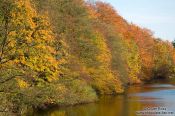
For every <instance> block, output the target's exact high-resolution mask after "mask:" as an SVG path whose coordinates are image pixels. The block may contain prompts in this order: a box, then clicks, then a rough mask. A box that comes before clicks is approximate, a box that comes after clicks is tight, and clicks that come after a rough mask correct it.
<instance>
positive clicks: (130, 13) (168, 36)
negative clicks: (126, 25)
mask: <svg viewBox="0 0 175 116" xmlns="http://www.w3.org/2000/svg"><path fill="white" fill-rule="evenodd" d="M102 1H105V2H108V3H110V4H111V5H112V6H113V7H114V8H115V9H117V11H118V13H119V14H120V15H121V16H123V17H124V18H125V19H126V20H127V21H128V22H132V23H134V24H137V25H139V26H141V27H146V28H148V29H150V30H152V31H153V32H154V35H155V37H160V38H162V39H164V40H169V41H172V40H174V39H175V0H102Z"/></svg>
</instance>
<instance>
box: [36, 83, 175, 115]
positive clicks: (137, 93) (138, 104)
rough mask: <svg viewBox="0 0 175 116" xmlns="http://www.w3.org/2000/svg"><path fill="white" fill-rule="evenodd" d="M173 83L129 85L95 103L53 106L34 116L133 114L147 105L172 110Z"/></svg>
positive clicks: (174, 92)
mask: <svg viewBox="0 0 175 116" xmlns="http://www.w3.org/2000/svg"><path fill="white" fill-rule="evenodd" d="M174 85H175V83H174V82H171V84H170V83H169V82H168V81H167V82H164V83H163V82H162V81H161V82H157V83H154V84H153V83H152V84H151V83H150V84H145V85H142V86H138V85H137V86H129V87H128V89H127V91H126V92H127V93H126V94H123V95H116V96H112V95H107V96H101V97H100V99H99V101H97V102H95V103H89V104H81V105H75V106H69V107H54V108H51V109H47V110H45V111H40V112H36V113H35V116H51V115H55V116H60V115H62V116H70V115H71V116H82V115H83V116H84V115H86V116H106V115H108V116H116V115H119V116H135V113H136V111H140V110H143V109H144V108H147V107H150V108H152V107H166V108H167V111H170V110H171V111H174V110H172V108H174V107H175V106H172V105H171V104H173V103H174V102H175V101H174V100H172V99H173V97H174V94H175V86H174ZM167 93H169V94H167ZM170 93H171V94H170ZM171 98H172V99H171ZM170 103H171V104H170ZM162 104H164V105H162Z"/></svg>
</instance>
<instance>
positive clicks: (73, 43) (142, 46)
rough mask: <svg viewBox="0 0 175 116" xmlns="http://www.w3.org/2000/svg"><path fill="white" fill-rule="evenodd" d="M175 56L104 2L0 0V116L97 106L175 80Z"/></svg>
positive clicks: (145, 31)
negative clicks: (129, 90)
mask: <svg viewBox="0 0 175 116" xmlns="http://www.w3.org/2000/svg"><path fill="white" fill-rule="evenodd" d="M174 61H175V50H174V48H173V46H172V44H171V43H169V42H165V41H162V40H161V39H158V38H155V37H154V36H153V34H152V32H151V31H150V30H148V29H144V28H141V27H138V26H137V25H135V24H130V23H128V22H127V21H126V20H125V19H123V18H122V17H121V16H120V15H119V14H118V13H117V12H116V11H115V10H114V8H113V7H112V6H111V5H110V4H107V3H104V2H100V1H98V2H85V1H83V0H0V100H1V101H2V102H1V103H0V112H1V113H0V114H1V115H21V114H23V115H25V114H26V113H29V112H32V111H33V109H38V108H42V109H43V108H46V107H48V106H52V105H59V106H61V105H73V104H79V103H87V102H93V101H95V100H97V99H98V95H101V94H120V93H123V92H124V87H125V86H126V85H128V84H140V83H143V82H145V81H150V80H152V79H155V78H171V77H173V74H174V71H175V67H174Z"/></svg>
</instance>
